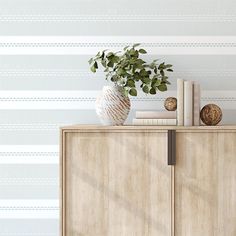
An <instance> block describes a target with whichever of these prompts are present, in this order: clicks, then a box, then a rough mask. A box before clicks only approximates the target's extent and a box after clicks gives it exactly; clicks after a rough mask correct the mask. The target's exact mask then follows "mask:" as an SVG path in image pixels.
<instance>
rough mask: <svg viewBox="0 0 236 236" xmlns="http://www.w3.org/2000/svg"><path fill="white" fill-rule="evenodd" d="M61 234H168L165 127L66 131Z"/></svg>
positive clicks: (153, 235)
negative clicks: (154, 130) (137, 129)
mask: <svg viewBox="0 0 236 236" xmlns="http://www.w3.org/2000/svg"><path fill="white" fill-rule="evenodd" d="M64 147H65V150H64V156H63V162H62V163H63V168H64V169H63V170H64V171H63V172H64V175H63V183H64V184H63V202H62V206H63V212H62V216H63V222H62V223H63V234H62V235H63V236H157V235H158V236H170V235H171V194H172V192H171V167H170V166H168V165H167V133H166V132H161V131H160V132H148V131H147V132H134V131H132V132H126V131H124V132H117V131H116V132H100V133H99V132H90V133H84V132H81V133H78V132H74V133H73V132H71V133H66V135H65V141H64Z"/></svg>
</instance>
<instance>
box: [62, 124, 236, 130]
mask: <svg viewBox="0 0 236 236" xmlns="http://www.w3.org/2000/svg"><path fill="white" fill-rule="evenodd" d="M61 130H62V131H69V130H75V131H76V130H101V131H102V130H104V131H110V130H111V131H113V130H149V131H152V130H163V131H165V130H182V131H191V130H192V131H194V130H195V131H196V130H228V131H230V130H232V131H236V125H224V126H157V125H155V126H139V125H122V126H103V125H82V124H79V125H71V126H65V127H61Z"/></svg>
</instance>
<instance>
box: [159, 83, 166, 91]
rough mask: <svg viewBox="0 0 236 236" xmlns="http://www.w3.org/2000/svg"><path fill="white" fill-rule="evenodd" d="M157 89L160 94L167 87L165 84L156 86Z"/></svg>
mask: <svg viewBox="0 0 236 236" xmlns="http://www.w3.org/2000/svg"><path fill="white" fill-rule="evenodd" d="M157 88H158V89H159V90H160V91H161V92H164V91H166V90H167V86H166V84H160V85H158V86H157Z"/></svg>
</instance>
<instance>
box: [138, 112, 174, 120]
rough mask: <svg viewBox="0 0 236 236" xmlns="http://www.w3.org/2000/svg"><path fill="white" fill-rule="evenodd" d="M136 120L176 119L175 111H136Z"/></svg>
mask: <svg viewBox="0 0 236 236" xmlns="http://www.w3.org/2000/svg"><path fill="white" fill-rule="evenodd" d="M135 118H136V119H176V111H136V114H135Z"/></svg>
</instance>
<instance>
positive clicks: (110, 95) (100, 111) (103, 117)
mask: <svg viewBox="0 0 236 236" xmlns="http://www.w3.org/2000/svg"><path fill="white" fill-rule="evenodd" d="M129 111H130V99H129V98H128V97H126V96H125V95H124V94H123V93H122V88H120V87H119V86H104V87H103V89H102V93H101V95H100V96H98V98H97V100H96V113H97V115H98V117H99V119H100V121H101V123H102V124H103V125H123V124H124V122H125V120H126V118H127V117H128V114H129Z"/></svg>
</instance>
